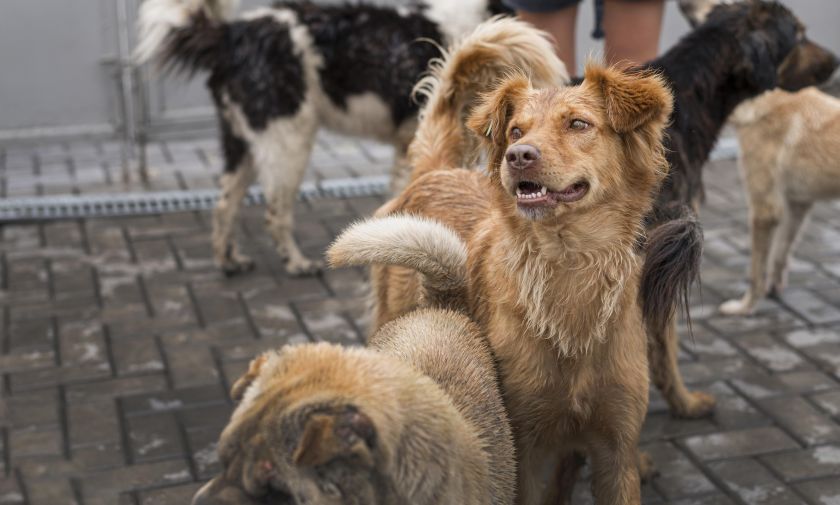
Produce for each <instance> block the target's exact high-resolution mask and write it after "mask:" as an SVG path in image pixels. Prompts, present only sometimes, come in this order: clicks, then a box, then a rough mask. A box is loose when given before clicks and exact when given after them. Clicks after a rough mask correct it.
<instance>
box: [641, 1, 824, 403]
mask: <svg viewBox="0 0 840 505" xmlns="http://www.w3.org/2000/svg"><path fill="white" fill-rule="evenodd" d="M713 3H715V2H714V1H711V0H683V1H682V2H681V5H682V7H683V8H684V11H685V12H687V13H688V14H691V15H696V16H701V17H699V18H695V19H693V20H692V21H693V23H694V24H696V25H697V28H696V29H695V30H694V31H693V32H692V33H690V34H688V35H687V36H685V37H684V38H683V39H682V40H680V41H679V42H678V43H677V44H676V46H674V47H673V48H672V49H670V50H669V51H668V52H666V53H665V54H664V55H663V56H661V57H659V58H657V59H656V60H653V61H652V62H650V63H648V64H647V65H645V66H644V68H646V69H648V70H653V71H656V72H658V73H660V75H662V76H663V77H664V78H665V80H666V81H667V82H668V83H669V85H670V87H671V89H672V90H674V112H673V114H672V115H671V119H670V126H669V127H668V130H667V135H666V147H667V152H668V162H669V164H670V167H671V170H670V174H669V176H668V178H667V179H666V180H665V182H664V184H663V185H662V188H661V189H660V191H659V193H658V196H657V198H656V203H655V205H654V208H653V210H652V212H651V213H649V214H648V216H647V229H648V237H649V240H650V239H654V238H656V237H662V236H663V234H662V233H658V232H657V231H656V229H657V227H659V226H663V225H664V226H667V227H668V228H669V229H670V231H675V230H676V229H681V230H683V231H682V232H679V233H678V234H677V236H680V237H681V243H679V244H671V245H670V246H669V245H668V244H662V245H660V246H657V245H656V244H650V245H649V246H648V247H649V250H652V251H654V252H655V254H654V255H651V256H649V257H648V259H647V260H646V261H648V262H649V263H648V264H647V265H646V266H645V278H644V281H643V283H642V289H643V292H642V293H641V299H642V300H643V301H644V302H643V303H644V304H645V306H644V313H645V314H646V315H647V319H648V321H649V322H650V323H652V325H651V326H650V334H651V342H650V353H651V356H650V361H651V367H652V369H651V373H652V379H653V381H654V383H655V384H656V386H657V387H658V388H659V389H660V390H661V391H662V392H663V395H664V396H665V399H666V400H667V402H668V404H669V406H670V408H671V412H672V413H674V414H676V415H678V416H683V417H697V416H702V415H705V414H708V413H710V412H711V410H712V408H713V406H714V400H713V398H712V397H711V396H709V395H707V394H705V393H701V392H695V393H690V392H689V391H688V390H687V389H686V387H685V385H684V384H683V381H682V377H681V375H680V374H679V370H678V366H677V362H676V360H677V353H678V335H677V329H676V320H675V318H674V317H673V315H674V313H675V312H676V310H675V305H676V304H677V302H679V301H681V300H682V301H683V302H685V301H687V300H688V294H687V293H688V286H689V285H690V284H691V282H692V281H693V279H694V278H695V277H696V275H697V272H699V260H700V253H701V249H702V234H701V229H700V226H699V225H698V223H697V218H696V213H697V210H698V209H699V205H700V203H701V201H702V200H703V185H702V168H703V165H704V164H705V162H706V160H707V159H708V156H709V153H710V152H711V150H712V147H713V146H714V144H715V142H716V141H717V138H718V135H719V133H720V131H721V129H722V128H723V126H724V124H725V122H726V119H727V117H729V114H730V113H731V112H732V111H733V110H734V109H735V107H736V106H737V105H738V104H739V103H741V102H743V101H744V100H747V99H749V98H751V97H755V96H757V95H759V94H761V93H763V92H764V91H766V90H768V89H771V88H774V87H776V86H780V87H782V88H786V89H796V88H799V87H801V86H804V85H807V84H809V83H811V84H813V83H816V82H820V81H822V80H824V79H826V78H828V77H829V76H830V74H831V73H832V72H833V71H834V69H835V68H836V61H835V57H834V55H832V54H831V53H830V52H828V51H826V50H825V49H823V48H821V47H819V46H817V45H816V44H814V43H813V42H811V41H809V40H808V39H807V37H805V28H804V26H802V24H801V23H800V22H799V20H798V19H797V18H796V16H794V15H793V13H791V11H790V10H789V9H787V8H786V7H784V6H783V5H781V4H779V3H777V2H769V1H763V0H746V1H741V2H735V3H732V4H727V3H726V2H722V3H723V4H722V5H718V6H714V5H710V4H713ZM702 16H707V17H702ZM669 235H670V233H669ZM663 245H664V247H662V246H663ZM686 247H691V248H692V250H686V249H685V248H686ZM663 253H668V254H670V257H666V256H663ZM663 266H682V271H676V272H675V271H674V270H670V269H663V268H662V267H663ZM675 275H678V279H676V281H675V278H674V276H675ZM663 288H665V289H663Z"/></svg>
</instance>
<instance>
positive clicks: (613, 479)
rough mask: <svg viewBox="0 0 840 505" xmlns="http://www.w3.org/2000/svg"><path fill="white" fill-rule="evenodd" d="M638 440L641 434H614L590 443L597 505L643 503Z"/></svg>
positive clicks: (594, 494)
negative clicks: (638, 435) (634, 435)
mask: <svg viewBox="0 0 840 505" xmlns="http://www.w3.org/2000/svg"><path fill="white" fill-rule="evenodd" d="M640 424H641V423H640ZM637 441H638V437H637V436H636V437H633V436H621V435H620V434H610V435H603V436H599V437H596V438H595V439H594V440H593V441H592V443H591V444H590V448H589V454H590V456H591V458H592V495H593V496H594V497H595V504H596V505H639V504H641V502H642V484H641V479H640V478H639V457H638V448H637V445H636V444H637Z"/></svg>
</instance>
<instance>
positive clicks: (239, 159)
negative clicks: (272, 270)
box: [213, 121, 256, 275]
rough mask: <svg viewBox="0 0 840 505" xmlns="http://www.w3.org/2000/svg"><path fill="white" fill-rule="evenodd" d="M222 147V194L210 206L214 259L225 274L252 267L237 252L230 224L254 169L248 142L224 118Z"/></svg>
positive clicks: (252, 266)
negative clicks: (211, 211)
mask: <svg viewBox="0 0 840 505" xmlns="http://www.w3.org/2000/svg"><path fill="white" fill-rule="evenodd" d="M222 149H223V152H224V156H225V173H224V174H222V178H221V186H222V188H221V195H219V200H218V202H216V207H215V208H214V209H213V260H214V262H215V263H216V266H217V267H219V268H221V269H222V272H224V273H225V275H235V274H238V273H242V272H247V271H250V270H252V269H253V268H254V262H253V261H251V259H250V258H248V257H247V256H244V255H242V254H240V253H239V250H238V247H237V246H236V242H235V241H234V240H233V226H234V223H235V221H236V216H237V214H238V213H239V208H240V207H241V205H242V199H243V198H245V194H246V193H247V192H248V188H249V187H250V186H251V184H253V183H254V179H255V178H256V173H255V172H254V166H253V163H252V160H251V155H250V153H249V152H248V147H247V144H246V143H245V141H243V140H242V139H240V138H239V137H237V136H236V135H234V134H233V132H232V131H231V130H230V126H229V125H228V124H227V123H226V122H225V121H223V122H222Z"/></svg>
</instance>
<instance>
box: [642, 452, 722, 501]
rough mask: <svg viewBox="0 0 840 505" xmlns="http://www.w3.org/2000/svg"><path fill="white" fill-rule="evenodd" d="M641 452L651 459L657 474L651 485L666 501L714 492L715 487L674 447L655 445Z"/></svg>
mask: <svg viewBox="0 0 840 505" xmlns="http://www.w3.org/2000/svg"><path fill="white" fill-rule="evenodd" d="M643 450H645V451H647V452H648V453H649V454H650V456H651V457H652V458H653V462H654V464H655V465H656V469H657V471H658V472H659V475H658V476H657V477H656V478H655V479H653V482H652V484H653V486H654V488H655V489H656V490H657V491H659V493H660V494H662V496H664V497H665V499H666V500H668V501H670V500H674V499H676V498H681V497H685V496H697V495H702V494H707V493H710V492H713V491H715V489H716V488H715V485H714V484H713V483H712V482H711V481H710V480H709V479H708V478H707V477H706V476H705V475H704V474H703V472H702V471H700V469H699V468H697V466H696V465H695V464H694V463H692V462H691V460H690V459H688V458H687V457H686V456H685V455H684V454H682V453H681V452H680V450H679V449H677V448H676V447H674V446H672V445H670V444H664V443H657V444H652V445H647V446H644V447H643Z"/></svg>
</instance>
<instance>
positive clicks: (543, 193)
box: [540, 186, 548, 196]
mask: <svg viewBox="0 0 840 505" xmlns="http://www.w3.org/2000/svg"><path fill="white" fill-rule="evenodd" d="M540 194H541V195H543V196H545V195H546V194H548V188H547V187H545V186H543V187H541V188H540Z"/></svg>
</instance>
